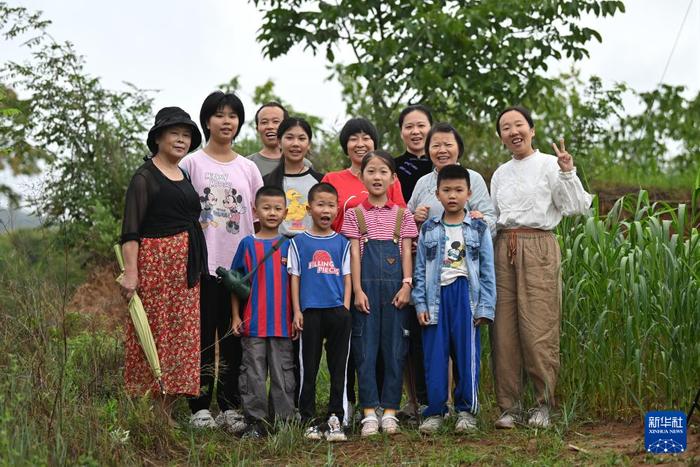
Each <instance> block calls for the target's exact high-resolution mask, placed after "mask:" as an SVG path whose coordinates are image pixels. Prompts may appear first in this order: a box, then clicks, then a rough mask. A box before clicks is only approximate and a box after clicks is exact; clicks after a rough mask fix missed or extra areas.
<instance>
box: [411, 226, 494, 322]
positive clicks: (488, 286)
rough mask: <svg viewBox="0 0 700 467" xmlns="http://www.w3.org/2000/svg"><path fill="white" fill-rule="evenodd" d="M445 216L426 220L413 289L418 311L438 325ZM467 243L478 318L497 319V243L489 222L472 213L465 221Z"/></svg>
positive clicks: (474, 311) (471, 300) (473, 303)
mask: <svg viewBox="0 0 700 467" xmlns="http://www.w3.org/2000/svg"><path fill="white" fill-rule="evenodd" d="M441 217H442V216H436V217H432V218H430V219H428V220H426V221H425V223H423V226H422V227H421V229H420V237H419V238H418V250H417V253H416V268H415V271H414V273H413V286H414V288H413V292H412V293H411V296H412V298H413V301H414V303H415V307H416V313H424V312H426V311H427V312H428V315H429V316H430V323H429V324H437V322H438V309H439V307H440V273H441V270H442V258H443V256H444V255H445V226H444V225H443V223H442V222H441V221H442V219H441ZM462 232H463V235H464V243H465V245H466V248H467V256H466V259H467V271H468V273H469V303H470V304H471V308H472V314H473V316H474V319H476V318H488V319H490V320H491V321H493V318H494V310H495V307H496V273H495V269H494V264H493V243H492V241H491V233H490V231H489V229H488V227H487V226H486V223H485V222H484V221H482V220H479V219H472V218H471V217H470V216H469V214H467V215H466V216H464V221H463V222H462Z"/></svg>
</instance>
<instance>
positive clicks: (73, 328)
mask: <svg viewBox="0 0 700 467" xmlns="http://www.w3.org/2000/svg"><path fill="white" fill-rule="evenodd" d="M693 199H694V201H695V203H697V201H698V200H699V199H700V190H696V191H695V192H694V198H693ZM696 205H697V204H696ZM698 220H700V215H698V212H697V208H696V209H692V208H691V207H689V206H683V205H680V206H674V207H671V206H668V205H665V204H663V203H656V204H654V203H650V202H649V199H648V196H647V195H646V193H645V192H640V194H639V195H638V196H636V197H627V198H624V199H622V200H620V201H618V203H617V204H616V205H615V207H614V208H613V210H612V211H611V212H610V213H609V214H608V215H606V216H602V215H600V214H599V213H598V212H597V211H596V212H594V214H593V216H591V217H589V218H585V219H584V218H580V219H570V220H566V221H565V222H563V223H562V224H561V226H560V229H559V239H560V244H561V247H562V256H563V262H562V265H563V283H564V287H563V289H564V295H563V319H562V338H561V358H562V371H561V377H560V383H559V386H558V389H557V390H558V397H559V400H560V402H561V405H560V408H559V412H558V414H557V419H556V423H555V427H554V429H551V430H547V431H541V430H539V431H538V430H534V429H528V428H523V429H517V430H514V431H510V432H499V431H495V430H494V429H493V428H492V421H493V420H494V419H495V418H496V417H497V416H498V413H497V410H496V408H495V404H494V400H493V395H492V394H493V386H492V381H491V376H490V371H489V370H490V369H489V365H488V361H489V354H488V334H487V333H483V334H482V337H484V340H483V343H482V348H483V349H484V351H483V355H482V375H483V376H482V391H481V401H482V407H483V411H482V413H481V415H480V421H479V423H480V431H479V432H478V433H476V434H474V435H470V436H457V435H455V434H454V433H453V432H452V431H451V430H450V429H449V428H448V427H445V428H444V429H443V430H442V431H441V432H440V434H439V435H438V436H434V437H430V438H423V437H421V436H420V435H419V434H418V433H417V432H416V431H415V430H411V429H409V430H405V432H404V433H403V434H401V435H399V436H398V437H397V438H392V439H389V438H386V437H383V436H380V437H378V438H377V439H374V440H359V439H358V437H357V436H354V437H353V438H352V441H351V442H348V443H345V444H342V445H328V444H326V443H323V442H321V443H315V442H308V441H305V440H304V439H303V437H302V430H301V428H300V427H291V428H290V429H287V430H281V431H277V432H276V433H274V434H273V435H272V436H270V437H268V438H266V439H264V440H259V441H248V440H237V439H234V438H233V437H232V436H230V435H228V434H226V433H223V432H218V431H213V432H206V433H201V432H195V431H192V430H190V429H188V428H186V427H185V428H180V429H177V430H171V429H169V428H167V427H166V426H164V425H163V424H162V423H160V421H159V420H158V419H157V418H156V417H155V415H154V414H153V412H152V409H151V407H150V401H149V400H148V399H147V398H142V399H130V398H128V397H127V396H126V395H125V393H124V391H123V380H122V368H121V366H122V361H123V349H122V343H121V339H122V337H121V331H120V330H119V329H111V328H106V327H103V328H95V326H94V322H92V321H91V318H92V317H90V316H86V315H82V314H78V313H76V312H75V311H74V310H71V305H70V302H69V300H68V298H69V297H70V296H71V295H72V293H73V291H74V290H75V288H76V287H77V286H78V285H79V284H81V283H82V282H83V281H84V279H85V272H84V270H85V267H84V256H82V255H81V254H79V253H74V252H66V250H65V249H64V248H63V246H62V244H61V243H60V242H57V239H60V232H58V231H56V230H48V229H40V230H36V231H19V232H15V233H11V234H7V235H3V236H0V288H1V289H2V290H3V293H2V294H1V295H0V306H1V307H2V313H0V372H2V374H3V378H0V465H46V464H51V465H66V464H71V465H74V464H78V465H134V464H135V465H142V464H157V465H162V464H172V465H180V464H186V465H251V464H256V465H257V464H261V463H262V464H275V465H277V464H324V465H331V464H338V463H339V464H356V465H366V464H376V463H383V462H385V461H386V462H388V463H416V464H439V465H444V464H448V465H454V464H472V463H474V464H506V465H521V464H535V465H563V464H567V465H568V464H570V463H584V464H615V463H623V464H629V463H637V462H644V461H647V460H652V461H654V460H655V459H657V458H648V457H645V455H644V454H643V447H642V443H641V440H640V436H641V434H642V426H641V422H640V420H641V415H642V414H643V412H645V411H646V410H651V409H656V408H662V409H680V410H686V409H687V404H688V403H689V402H690V400H691V397H692V396H694V393H695V391H697V385H698V382H699V381H698V379H697V378H698V375H700V340H699V339H698V338H697V336H700V320H698V319H697V317H698V311H699V310H700V284H699V282H700V272H699V271H700V236H699V235H698V227H697V226H698ZM327 385H328V379H327V374H326V373H323V374H322V377H321V379H320V381H319V392H320V394H323V395H324V396H322V397H320V398H319V399H320V400H319V410H322V408H323V406H324V404H326V403H327V399H326V398H325V393H326V390H325V388H327ZM187 415H188V413H187V406H186V404H185V402H184V401H179V403H178V406H177V408H176V416H177V417H178V419H179V420H180V422H181V423H182V424H183V425H184V423H185V422H186V419H187ZM616 420H617V421H620V420H623V421H625V422H626V423H631V424H630V425H628V424H625V423H619V422H616V423H614V424H610V423H611V422H610V421H616ZM692 430H695V431H694V436H695V439H696V440H697V426H696V427H695V428H693V429H692ZM614 440H618V442H619V443H620V444H621V446H622V447H620V446H618V447H615V446H609V445H608V442H609V441H614ZM569 445H574V446H578V447H580V448H581V449H583V450H574V449H573V448H570V447H569ZM693 456H695V457H693ZM697 456H698V453H697V451H694V453H688V456H687V457H686V458H685V460H686V461H688V462H690V463H692V462H697V461H698V457H697Z"/></svg>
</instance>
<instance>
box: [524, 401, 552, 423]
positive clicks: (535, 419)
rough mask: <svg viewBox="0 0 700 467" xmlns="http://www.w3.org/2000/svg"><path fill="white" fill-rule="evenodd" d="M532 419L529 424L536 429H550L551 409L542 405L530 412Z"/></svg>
mask: <svg viewBox="0 0 700 467" xmlns="http://www.w3.org/2000/svg"><path fill="white" fill-rule="evenodd" d="M530 414H531V415H530V419H529V420H528V421H527V424H528V425H530V426H531V427H535V428H549V407H547V406H546V405H541V406H539V407H537V408H536V409H532V410H531V411H530Z"/></svg>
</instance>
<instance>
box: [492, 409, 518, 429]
mask: <svg viewBox="0 0 700 467" xmlns="http://www.w3.org/2000/svg"><path fill="white" fill-rule="evenodd" d="M495 425H496V428H499V429H502V430H510V429H512V428H515V417H514V416H513V414H511V413H510V412H503V413H502V414H501V416H500V417H499V418H498V420H496V423H495Z"/></svg>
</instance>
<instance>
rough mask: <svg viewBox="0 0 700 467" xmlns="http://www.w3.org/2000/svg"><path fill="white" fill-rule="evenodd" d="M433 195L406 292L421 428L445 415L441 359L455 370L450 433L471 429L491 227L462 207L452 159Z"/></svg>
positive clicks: (489, 279)
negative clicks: (421, 386)
mask: <svg viewBox="0 0 700 467" xmlns="http://www.w3.org/2000/svg"><path fill="white" fill-rule="evenodd" d="M436 195H437V198H438V199H439V200H440V203H442V205H443V207H444V208H445V212H444V214H443V215H442V216H435V217H432V218H430V219H428V220H426V221H425V222H424V223H423V225H422V226H421V229H420V237H419V238H418V247H417V251H416V269H415V272H414V273H413V284H414V289H413V293H412V294H411V296H412V297H413V301H414V303H415V306H416V313H417V314H418V322H419V323H420V324H421V325H422V326H423V361H424V366H425V380H426V389H427V392H428V407H427V408H426V409H425V410H424V411H423V417H424V418H423V423H421V425H420V427H419V431H420V432H421V433H435V432H436V431H438V429H439V428H440V425H442V422H443V420H444V415H445V413H447V405H446V403H447V397H448V391H449V389H450V388H449V386H448V382H447V381H448V380H447V371H448V361H449V356H450V355H452V358H453V362H454V366H455V368H456V369H457V377H456V378H455V381H456V388H455V392H454V405H455V409H456V410H457V412H458V413H457V422H456V423H455V431H457V432H469V431H473V430H475V429H476V418H475V417H474V415H475V414H476V413H477V411H478V409H479V403H478V402H479V401H478V391H479V364H480V357H481V348H480V342H479V326H481V325H484V324H487V323H490V322H493V318H494V309H495V306H496V275H495V272H494V263H493V246H492V244H491V232H490V231H489V229H488V227H487V225H486V223H485V222H483V221H482V220H479V219H475V218H472V217H471V215H470V214H469V213H468V212H467V211H466V208H465V207H466V206H467V201H469V196H470V195H471V191H470V184H469V172H467V170H466V169H465V168H463V167H461V166H459V165H448V166H445V167H443V168H442V170H440V173H439V174H438V179H437V190H436Z"/></svg>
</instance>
